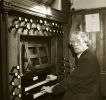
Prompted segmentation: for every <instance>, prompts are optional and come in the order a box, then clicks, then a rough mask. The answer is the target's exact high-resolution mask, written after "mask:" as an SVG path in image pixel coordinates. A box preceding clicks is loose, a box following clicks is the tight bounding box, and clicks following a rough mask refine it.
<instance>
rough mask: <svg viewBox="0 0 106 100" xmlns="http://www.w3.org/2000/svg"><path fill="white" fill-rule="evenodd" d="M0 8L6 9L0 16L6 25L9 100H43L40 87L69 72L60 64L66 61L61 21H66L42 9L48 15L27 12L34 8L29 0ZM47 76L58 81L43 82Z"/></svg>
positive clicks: (61, 16) (53, 12) (52, 12)
mask: <svg viewBox="0 0 106 100" xmlns="http://www.w3.org/2000/svg"><path fill="white" fill-rule="evenodd" d="M26 2H27V3H26ZM3 5H4V6H3V7H6V8H5V9H6V10H3V13H2V14H1V15H3V16H5V17H4V18H3V19H5V22H6V24H5V29H6V32H5V33H6V35H7V36H6V37H7V45H6V46H7V47H6V48H7V67H8V70H7V71H8V75H9V77H8V87H9V94H10V95H9V98H10V100H34V99H36V100H46V93H45V92H43V91H41V87H42V86H45V85H49V86H50V85H54V84H56V83H57V82H58V81H59V80H61V79H62V77H63V76H64V75H66V74H67V73H68V71H69V70H68V69H69V66H68V65H67V64H66V65H65V64H64V63H65V62H66V63H67V62H68V61H67V60H66V59H65V58H64V57H63V35H64V23H65V21H64V19H65V18H67V17H66V15H64V13H62V12H60V11H57V10H54V9H51V10H50V8H48V7H46V6H43V10H44V9H46V10H47V9H49V10H50V11H51V14H46V13H45V12H44V11H43V12H42V11H41V12H40V10H41V9H37V10H36V8H35V9H30V8H31V5H35V6H38V4H36V3H35V2H33V1H30V0H25V1H22V2H21V0H18V1H17V0H12V1H11V2H9V1H8V2H3ZM39 7H40V8H42V5H39ZM1 18H2V16H1ZM66 71H67V73H65V72H66ZM49 74H55V75H60V77H59V80H58V79H57V80H55V81H47V80H46V77H47V75H49ZM61 76H62V77H61Z"/></svg>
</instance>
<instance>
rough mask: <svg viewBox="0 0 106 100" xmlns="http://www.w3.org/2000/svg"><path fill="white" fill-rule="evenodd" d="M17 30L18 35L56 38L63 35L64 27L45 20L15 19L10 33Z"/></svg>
mask: <svg viewBox="0 0 106 100" xmlns="http://www.w3.org/2000/svg"><path fill="white" fill-rule="evenodd" d="M12 30H15V32H16V33H18V34H23V35H36V36H54V35H61V34H63V33H64V32H63V25H62V24H61V23H59V22H53V21H48V20H44V19H36V20H32V19H27V18H22V17H18V18H14V19H13V20H12V22H11V25H10V27H9V31H12Z"/></svg>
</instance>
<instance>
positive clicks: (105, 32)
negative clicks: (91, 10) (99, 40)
mask: <svg viewBox="0 0 106 100" xmlns="http://www.w3.org/2000/svg"><path fill="white" fill-rule="evenodd" d="M103 18H104V20H103V26H104V27H103V32H104V38H103V42H104V45H103V46H104V49H103V54H104V57H103V59H104V60H103V70H104V71H105V72H106V27H105V26H106V13H105V14H104V15H103Z"/></svg>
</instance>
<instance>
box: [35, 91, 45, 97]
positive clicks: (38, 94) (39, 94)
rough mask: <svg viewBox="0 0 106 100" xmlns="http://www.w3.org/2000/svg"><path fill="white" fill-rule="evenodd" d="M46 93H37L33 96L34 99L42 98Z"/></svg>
mask: <svg viewBox="0 0 106 100" xmlns="http://www.w3.org/2000/svg"><path fill="white" fill-rule="evenodd" d="M45 93H46V92H45V91H41V92H38V93H36V94H33V99H36V98H38V97H40V96H42V95H43V94H45Z"/></svg>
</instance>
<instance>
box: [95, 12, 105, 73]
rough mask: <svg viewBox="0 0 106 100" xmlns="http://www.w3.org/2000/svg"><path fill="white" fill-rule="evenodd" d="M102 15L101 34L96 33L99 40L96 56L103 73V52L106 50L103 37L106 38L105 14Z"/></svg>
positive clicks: (97, 41)
mask: <svg viewBox="0 0 106 100" xmlns="http://www.w3.org/2000/svg"><path fill="white" fill-rule="evenodd" d="M99 14H100V29H101V30H100V32H97V33H96V36H97V40H96V46H97V48H96V55H97V57H98V61H99V64H100V66H101V72H102V67H103V56H104V54H103V50H104V42H103V37H104V32H103V13H99Z"/></svg>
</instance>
